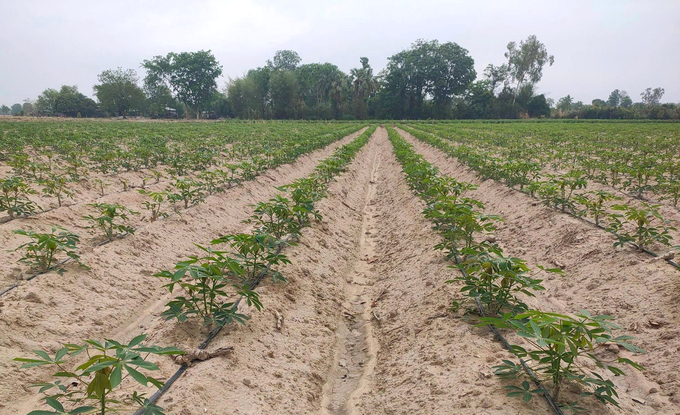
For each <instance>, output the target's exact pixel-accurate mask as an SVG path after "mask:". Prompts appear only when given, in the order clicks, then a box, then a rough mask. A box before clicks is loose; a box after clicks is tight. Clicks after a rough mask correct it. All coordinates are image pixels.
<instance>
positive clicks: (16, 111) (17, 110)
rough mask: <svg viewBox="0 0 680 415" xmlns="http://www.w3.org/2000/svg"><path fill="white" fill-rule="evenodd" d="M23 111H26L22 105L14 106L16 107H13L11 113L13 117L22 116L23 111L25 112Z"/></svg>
mask: <svg viewBox="0 0 680 415" xmlns="http://www.w3.org/2000/svg"><path fill="white" fill-rule="evenodd" d="M23 110H24V108H23V107H22V105H21V104H14V105H12V108H11V110H10V112H11V114H12V115H19V114H21V111H23Z"/></svg>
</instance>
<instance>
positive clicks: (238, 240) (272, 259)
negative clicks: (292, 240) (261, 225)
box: [211, 232, 290, 281]
mask: <svg viewBox="0 0 680 415" xmlns="http://www.w3.org/2000/svg"><path fill="white" fill-rule="evenodd" d="M211 243H212V244H213V245H217V244H222V243H228V244H229V246H230V247H231V249H232V250H233V251H234V254H235V255H234V257H235V258H236V259H237V260H238V261H239V263H240V264H241V266H243V268H244V270H245V275H246V276H247V280H248V281H255V280H256V279H257V278H258V276H259V275H260V273H262V272H265V271H267V270H268V272H269V274H270V275H271V277H272V278H273V279H274V280H275V281H277V280H281V281H285V280H286V279H285V278H284V277H283V275H281V273H280V272H278V271H276V270H274V269H271V267H272V266H276V265H281V264H290V260H289V259H288V257H286V256H285V255H283V254H281V253H280V248H281V247H282V246H283V244H286V243H287V242H284V241H282V240H280V239H279V238H277V237H275V236H272V235H269V234H266V233H262V232H254V233H252V234H248V233H239V234H234V235H226V236H223V237H221V238H217V239H215V240H213V241H212V242H211Z"/></svg>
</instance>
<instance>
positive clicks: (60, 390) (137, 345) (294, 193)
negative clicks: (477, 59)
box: [15, 126, 376, 415]
mask: <svg viewBox="0 0 680 415" xmlns="http://www.w3.org/2000/svg"><path fill="white" fill-rule="evenodd" d="M375 129H376V127H375V126H374V127H371V128H369V129H367V130H366V131H364V133H362V134H361V135H360V136H359V137H357V138H356V139H354V140H353V141H352V142H351V143H349V144H346V145H344V146H342V147H340V148H338V149H337V150H336V151H335V152H334V154H333V155H332V156H330V157H329V158H327V159H325V160H323V161H322V162H320V163H319V165H318V166H317V168H316V170H315V171H314V173H312V174H311V175H309V176H308V177H305V178H302V179H298V180H296V181H294V182H292V183H290V184H288V185H286V186H283V187H280V188H278V189H279V190H280V191H281V194H279V195H277V196H276V197H274V198H272V199H270V200H268V201H266V202H260V203H258V204H256V205H255V206H254V210H253V214H252V215H251V216H250V218H249V219H248V220H246V221H245V222H246V223H249V224H251V225H253V228H252V231H251V232H249V233H238V234H229V235H224V236H222V237H220V238H217V239H214V240H213V241H211V243H210V246H200V245H197V247H198V248H200V251H201V254H200V255H196V256H190V257H188V258H187V259H185V260H182V261H180V262H178V263H177V264H176V265H175V266H174V268H172V269H168V270H163V271H160V272H158V273H156V274H155V275H154V276H155V277H156V278H160V279H162V280H163V281H164V282H165V283H164V285H163V286H164V287H165V288H167V289H168V291H169V292H170V293H174V294H177V296H176V297H174V298H173V299H172V300H171V301H169V302H168V303H167V304H166V309H165V311H163V313H162V317H163V318H164V319H165V320H177V321H178V322H179V323H182V322H185V321H187V320H189V319H194V318H199V319H201V320H202V321H203V322H204V324H206V325H207V326H208V327H211V328H212V331H211V333H210V335H209V337H208V340H207V341H206V342H204V343H203V344H202V345H201V346H202V347H201V348H203V349H204V348H205V347H207V344H208V343H209V341H210V340H212V338H214V336H215V335H216V334H217V333H219V331H220V330H221V329H222V327H224V326H225V325H227V324H230V323H232V322H239V323H243V324H245V322H246V321H247V320H248V317H247V316H246V315H244V314H242V313H240V312H239V304H240V303H241V302H242V301H245V302H246V303H247V305H248V306H252V307H255V308H256V309H257V310H261V309H262V307H263V304H262V302H261V300H260V297H259V295H258V293H257V292H256V291H254V289H255V287H256V286H257V284H258V283H259V282H260V281H261V280H262V279H263V278H266V277H270V278H272V279H273V280H274V281H282V280H285V277H284V276H283V275H282V274H281V273H280V272H279V271H277V269H276V268H277V267H278V266H279V265H281V264H285V263H289V262H290V261H289V259H288V258H287V257H286V256H285V255H284V254H282V253H281V252H282V249H283V247H284V246H286V245H290V244H293V243H294V241H296V240H297V239H299V238H300V237H301V231H302V229H303V228H305V227H308V226H311V223H312V222H313V221H315V220H316V221H318V220H321V219H322V217H321V214H320V212H319V211H318V210H317V209H316V207H315V204H316V202H318V201H319V200H320V199H322V198H324V197H325V196H326V194H327V189H328V184H329V183H330V182H331V181H332V180H333V178H334V177H335V176H336V175H338V174H340V173H341V172H343V171H345V169H346V167H347V165H348V164H349V163H350V161H351V160H353V158H354V157H355V156H356V154H357V152H358V151H359V150H360V149H361V148H362V147H363V146H364V145H365V144H366V143H367V142H368V140H369V139H370V137H371V135H372V134H373V132H374V131H375ZM233 298H237V299H236V300H235V301H234V300H233ZM145 338H146V335H144V334H141V335H139V336H137V337H135V338H134V339H132V340H131V341H130V342H129V343H127V344H123V343H119V342H117V341H115V340H111V339H106V340H104V341H103V342H99V341H95V340H86V341H84V343H82V344H65V345H64V346H63V348H61V349H59V350H58V351H57V352H56V353H55V354H54V355H50V354H48V352H46V351H40V350H39V351H36V352H35V353H36V355H37V358H17V359H15V360H17V361H20V362H22V363H23V366H22V367H25V368H27V367H36V366H50V367H55V370H57V372H55V373H54V378H55V380H54V381H53V382H46V383H41V384H40V385H36V386H38V387H39V390H40V393H45V395H46V396H45V403H46V404H47V405H48V406H49V407H51V408H52V410H47V411H33V412H31V414H29V415H45V414H83V413H99V414H102V415H104V414H105V413H110V412H113V411H128V410H134V409H137V412H136V413H139V414H145V415H160V414H163V413H164V412H163V409H162V408H160V407H158V406H156V405H155V399H149V398H147V397H145V396H144V395H143V394H140V393H137V392H133V393H132V395H131V396H128V397H124V398H121V396H120V393H115V392H114V390H115V389H117V388H118V387H119V386H120V385H122V384H124V381H125V380H126V379H128V378H131V379H129V381H130V382H131V383H134V382H137V383H140V384H142V385H144V386H146V385H147V384H153V385H155V386H157V387H158V388H159V389H160V388H162V387H163V384H162V383H161V382H160V381H158V380H157V379H155V378H153V377H151V376H148V375H147V374H145V373H143V372H149V371H154V370H158V367H157V366H156V365H155V364H154V363H152V362H150V361H148V360H147V358H148V357H149V356H150V355H175V354H182V353H183V352H182V351H181V350H179V349H176V348H166V347H158V346H149V345H144V344H143V343H142V342H143V341H144V340H145ZM81 353H85V354H86V355H87V361H86V362H85V363H82V364H81V365H80V366H78V367H76V368H75V369H69V366H70V365H72V363H71V364H70V365H69V358H73V357H75V356H78V355H80V354H81ZM186 367H187V365H184V366H183V367H182V369H181V370H186ZM173 379H176V377H173ZM133 381H134V382H133ZM155 396H156V395H155ZM117 413H118V412H117Z"/></svg>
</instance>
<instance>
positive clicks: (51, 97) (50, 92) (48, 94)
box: [35, 88, 59, 116]
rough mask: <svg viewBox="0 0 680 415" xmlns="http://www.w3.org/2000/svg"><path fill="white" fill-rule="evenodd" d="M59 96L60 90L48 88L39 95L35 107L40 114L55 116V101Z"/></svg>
mask: <svg viewBox="0 0 680 415" xmlns="http://www.w3.org/2000/svg"><path fill="white" fill-rule="evenodd" d="M57 97H59V91H57V90H56V89H53V88H47V89H46V90H44V91H43V92H42V94H40V95H38V100H37V101H36V102H35V109H36V111H37V112H38V114H40V115H47V116H53V115H55V114H56V112H55V110H54V106H55V103H56V102H57Z"/></svg>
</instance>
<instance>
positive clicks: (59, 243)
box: [14, 226, 86, 273]
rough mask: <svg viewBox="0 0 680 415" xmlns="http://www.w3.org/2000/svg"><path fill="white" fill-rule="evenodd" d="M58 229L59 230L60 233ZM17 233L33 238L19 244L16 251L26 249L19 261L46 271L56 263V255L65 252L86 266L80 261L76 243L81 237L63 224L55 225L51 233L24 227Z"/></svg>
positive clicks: (61, 271) (60, 271)
mask: <svg viewBox="0 0 680 415" xmlns="http://www.w3.org/2000/svg"><path fill="white" fill-rule="evenodd" d="M57 230H59V232H58V233H56V232H57ZM14 233H15V234H17V235H23V236H27V237H29V238H30V239H31V241H30V242H26V243H24V244H22V245H19V246H18V247H17V248H16V249H15V251H19V250H25V251H26V253H25V254H24V256H23V258H21V259H19V262H24V263H26V264H29V265H32V266H34V267H35V268H36V269H37V270H38V271H41V272H44V271H47V270H49V269H50V268H51V267H52V265H53V264H54V263H55V261H56V258H55V256H56V255H58V254H59V253H64V254H65V255H66V256H68V257H69V258H72V259H73V260H75V261H76V262H77V263H78V264H80V265H81V266H83V267H86V266H85V264H83V263H82V262H80V256H79V255H78V251H77V247H76V244H78V242H80V237H79V236H78V235H77V234H75V233H73V232H70V231H68V230H66V229H64V228H62V227H61V226H53V227H52V232H51V233H37V232H35V231H25V230H23V229H20V230H15V231H14ZM63 272H64V269H59V273H63Z"/></svg>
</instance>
